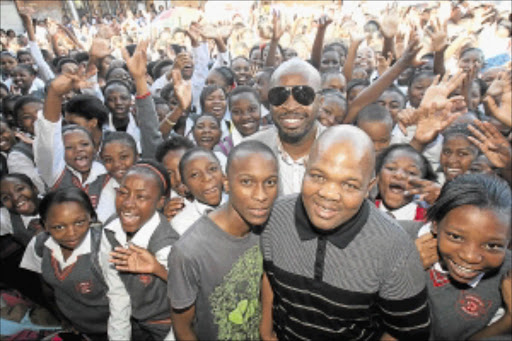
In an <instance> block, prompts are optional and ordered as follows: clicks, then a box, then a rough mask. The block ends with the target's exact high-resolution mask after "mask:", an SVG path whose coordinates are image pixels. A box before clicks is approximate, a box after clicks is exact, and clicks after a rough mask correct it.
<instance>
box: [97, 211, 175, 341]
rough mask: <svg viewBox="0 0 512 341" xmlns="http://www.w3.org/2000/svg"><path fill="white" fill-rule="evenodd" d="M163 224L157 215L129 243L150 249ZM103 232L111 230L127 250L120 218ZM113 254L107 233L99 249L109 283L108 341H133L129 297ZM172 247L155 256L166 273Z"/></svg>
mask: <svg viewBox="0 0 512 341" xmlns="http://www.w3.org/2000/svg"><path fill="white" fill-rule="evenodd" d="M159 224H160V216H159V214H158V212H155V214H154V215H153V216H152V217H151V218H150V219H149V220H148V221H147V222H146V223H145V224H144V225H143V226H142V227H141V228H140V229H139V230H138V231H137V232H136V233H135V235H134V236H133V238H132V239H131V240H130V243H133V244H134V245H137V246H139V247H142V248H145V249H146V248H147V247H148V243H149V240H150V238H151V236H152V235H153V233H154V232H155V230H156V228H157V227H158V225H159ZM104 230H110V231H113V232H114V237H115V239H116V240H117V241H118V242H119V244H121V245H122V246H124V247H127V246H128V244H129V243H128V239H127V236H126V232H124V230H123V227H122V226H121V222H120V221H119V218H117V219H115V220H114V221H112V222H111V223H110V224H108V225H107V226H105V227H104ZM111 251H112V245H111V244H110V242H109V241H108V239H107V237H106V235H105V232H103V234H102V236H101V246H100V256H99V259H100V266H101V269H102V271H103V276H104V277H105V281H106V282H107V286H108V288H109V289H108V292H107V297H108V299H109V308H110V317H109V319H108V337H109V339H110V340H130V339H131V331H132V327H131V321H130V317H131V315H132V306H131V299H130V294H129V293H128V291H127V290H126V287H125V285H124V283H123V281H122V280H121V277H120V276H119V271H118V270H116V268H115V267H114V265H113V264H112V263H110V262H109V259H110V252H111ZM170 251H171V247H170V246H168V247H164V248H162V249H160V250H159V251H158V252H157V253H156V254H155V258H156V259H157V261H158V262H159V263H160V264H162V265H163V266H164V267H165V269H167V258H168V257H169V253H170ZM172 336H173V333H172V329H171V331H170V332H169V334H168V335H167V337H166V340H169V339H172Z"/></svg>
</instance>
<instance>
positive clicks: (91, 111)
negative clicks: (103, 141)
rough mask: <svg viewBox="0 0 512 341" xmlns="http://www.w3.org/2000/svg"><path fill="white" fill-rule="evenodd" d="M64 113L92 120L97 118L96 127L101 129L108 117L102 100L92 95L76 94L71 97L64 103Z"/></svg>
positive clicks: (107, 111)
mask: <svg viewBox="0 0 512 341" xmlns="http://www.w3.org/2000/svg"><path fill="white" fill-rule="evenodd" d="M64 110H65V112H66V113H70V114H74V115H78V116H81V117H83V118H85V119H86V120H92V119H93V118H95V119H97V120H98V127H99V128H100V129H101V127H102V126H103V124H104V123H105V122H106V121H107V119H108V114H109V110H108V109H107V107H106V106H105V105H104V104H103V102H102V101H101V100H100V99H99V98H97V97H96V96H92V95H76V96H74V97H72V98H71V99H70V100H69V101H68V102H67V103H66V105H65V108H64Z"/></svg>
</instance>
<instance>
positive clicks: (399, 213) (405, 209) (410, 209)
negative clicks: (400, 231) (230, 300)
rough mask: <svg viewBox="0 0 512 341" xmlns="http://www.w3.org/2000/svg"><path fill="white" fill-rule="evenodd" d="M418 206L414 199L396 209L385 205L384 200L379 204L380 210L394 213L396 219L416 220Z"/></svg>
mask: <svg viewBox="0 0 512 341" xmlns="http://www.w3.org/2000/svg"><path fill="white" fill-rule="evenodd" d="M417 208H418V204H417V203H415V202H414V201H411V202H410V203H408V204H407V205H405V206H402V207H400V208H397V209H396V210H390V209H388V208H387V207H386V205H384V201H381V203H380V205H379V210H380V211H382V212H389V213H391V214H393V217H395V219H396V220H414V218H416V209H417Z"/></svg>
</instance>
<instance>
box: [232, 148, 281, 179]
mask: <svg viewBox="0 0 512 341" xmlns="http://www.w3.org/2000/svg"><path fill="white" fill-rule="evenodd" d="M227 173H228V176H237V175H238V174H240V173H244V174H253V175H260V174H261V173H263V174H264V175H266V176H272V175H277V162H276V160H275V158H274V157H273V156H272V155H269V154H268V153H262V152H245V153H240V154H239V155H237V156H235V157H234V158H233V160H231V163H230V166H229V169H227Z"/></svg>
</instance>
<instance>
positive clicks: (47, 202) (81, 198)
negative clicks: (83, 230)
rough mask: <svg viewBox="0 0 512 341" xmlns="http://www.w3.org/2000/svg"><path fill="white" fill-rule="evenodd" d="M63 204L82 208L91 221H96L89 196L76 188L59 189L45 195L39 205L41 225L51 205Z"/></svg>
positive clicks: (46, 217)
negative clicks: (72, 204) (66, 203)
mask: <svg viewBox="0 0 512 341" xmlns="http://www.w3.org/2000/svg"><path fill="white" fill-rule="evenodd" d="M65 202H75V203H77V204H79V205H80V206H82V207H83V208H84V209H85V210H86V211H87V212H88V213H89V215H90V216H91V218H92V221H93V222H94V221H96V220H97V216H96V211H95V210H94V207H93V206H92V204H91V200H90V198H89V196H88V195H87V194H86V193H85V192H84V191H82V190H81V189H80V188H78V187H67V188H59V189H57V190H55V191H51V192H49V193H47V194H46V195H45V196H44V198H43V200H41V202H40V203H39V216H40V217H41V220H42V221H43V224H44V223H45V222H46V220H47V219H48V213H49V211H50V208H51V207H52V206H53V205H57V204H63V203H65Z"/></svg>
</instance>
